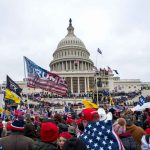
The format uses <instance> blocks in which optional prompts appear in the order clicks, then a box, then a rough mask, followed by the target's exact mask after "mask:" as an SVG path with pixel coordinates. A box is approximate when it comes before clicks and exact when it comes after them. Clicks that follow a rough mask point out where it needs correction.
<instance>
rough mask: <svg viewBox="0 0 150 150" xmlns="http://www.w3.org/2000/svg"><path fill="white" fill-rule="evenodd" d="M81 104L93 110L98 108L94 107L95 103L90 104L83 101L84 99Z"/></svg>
mask: <svg viewBox="0 0 150 150" xmlns="http://www.w3.org/2000/svg"><path fill="white" fill-rule="evenodd" d="M82 103H83V104H84V107H85V108H95V109H97V108H98V105H96V104H95V103H92V102H90V101H88V100H85V99H83V100H82Z"/></svg>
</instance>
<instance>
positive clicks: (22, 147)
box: [0, 119, 34, 150]
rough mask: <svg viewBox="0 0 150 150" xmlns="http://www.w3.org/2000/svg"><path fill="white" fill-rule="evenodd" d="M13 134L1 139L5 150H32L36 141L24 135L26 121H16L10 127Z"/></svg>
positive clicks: (0, 143)
mask: <svg viewBox="0 0 150 150" xmlns="http://www.w3.org/2000/svg"><path fill="white" fill-rule="evenodd" d="M10 129H11V134H10V135H9V136H6V137H3V138H1V139H0V145H1V146H2V148H3V149H4V150H32V148H33V144H34V141H33V140H32V139H31V138H29V137H26V136H24V135H23V131H24V121H22V120H17V119H16V120H14V122H12V124H11V125H10Z"/></svg>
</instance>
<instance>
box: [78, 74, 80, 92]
mask: <svg viewBox="0 0 150 150" xmlns="http://www.w3.org/2000/svg"><path fill="white" fill-rule="evenodd" d="M79 93H80V77H78V94H79Z"/></svg>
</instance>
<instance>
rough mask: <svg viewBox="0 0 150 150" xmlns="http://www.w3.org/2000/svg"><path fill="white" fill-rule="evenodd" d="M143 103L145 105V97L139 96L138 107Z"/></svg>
mask: <svg viewBox="0 0 150 150" xmlns="http://www.w3.org/2000/svg"><path fill="white" fill-rule="evenodd" d="M144 103H145V97H144V96H142V95H141V96H140V97H139V102H138V104H139V105H140V106H142V105H143V104H144Z"/></svg>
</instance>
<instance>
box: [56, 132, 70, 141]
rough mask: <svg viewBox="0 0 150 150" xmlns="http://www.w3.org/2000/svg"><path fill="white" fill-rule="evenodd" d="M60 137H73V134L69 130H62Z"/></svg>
mask: <svg viewBox="0 0 150 150" xmlns="http://www.w3.org/2000/svg"><path fill="white" fill-rule="evenodd" d="M59 137H63V138H64V139H67V140H68V139H71V138H72V135H71V134H70V133H69V132H62V133H60V134H59Z"/></svg>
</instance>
